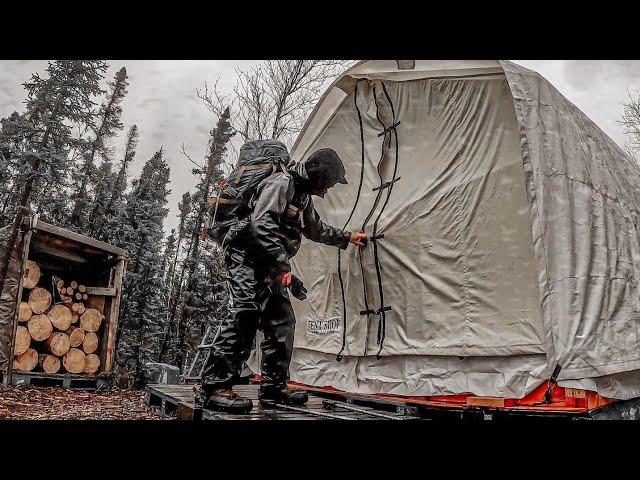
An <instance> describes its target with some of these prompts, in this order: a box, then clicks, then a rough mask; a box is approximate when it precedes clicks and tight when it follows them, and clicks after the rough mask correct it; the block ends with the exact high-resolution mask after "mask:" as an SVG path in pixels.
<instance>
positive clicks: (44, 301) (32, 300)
mask: <svg viewBox="0 0 640 480" xmlns="http://www.w3.org/2000/svg"><path fill="white" fill-rule="evenodd" d="M50 305H51V294H50V293H49V291H48V290H45V289H44V288H34V289H33V290H31V293H29V306H30V307H31V311H32V312H33V313H38V314H40V313H44V312H46V311H47V309H48V308H49V306H50Z"/></svg>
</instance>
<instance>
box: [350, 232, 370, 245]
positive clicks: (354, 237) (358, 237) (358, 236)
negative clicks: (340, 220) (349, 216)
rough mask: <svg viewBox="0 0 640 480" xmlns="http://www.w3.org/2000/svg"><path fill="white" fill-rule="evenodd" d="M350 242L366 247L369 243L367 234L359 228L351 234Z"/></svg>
mask: <svg viewBox="0 0 640 480" xmlns="http://www.w3.org/2000/svg"><path fill="white" fill-rule="evenodd" d="M349 243H352V244H353V245H355V246H357V247H364V246H365V245H366V243H367V234H366V233H364V232H363V231H362V230H358V231H357V232H353V233H352V234H351V238H350V239H349Z"/></svg>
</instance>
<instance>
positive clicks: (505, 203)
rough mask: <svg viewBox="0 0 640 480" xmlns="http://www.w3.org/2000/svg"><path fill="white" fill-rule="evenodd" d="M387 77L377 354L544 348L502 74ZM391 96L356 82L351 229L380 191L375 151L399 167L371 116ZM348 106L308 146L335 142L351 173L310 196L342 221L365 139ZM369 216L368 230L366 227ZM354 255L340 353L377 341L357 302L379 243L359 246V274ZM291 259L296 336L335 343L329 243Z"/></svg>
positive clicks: (321, 344) (315, 343)
mask: <svg viewBox="0 0 640 480" xmlns="http://www.w3.org/2000/svg"><path fill="white" fill-rule="evenodd" d="M385 88H386V89H387V90H388V94H389V97H390V98H391V99H392V104H393V108H394V109H395V112H396V115H397V117H398V118H399V119H401V124H400V126H399V127H398V146H399V154H398V158H399V161H398V171H397V177H400V180H399V181H398V182H397V183H396V184H395V185H394V188H393V191H392V194H391V196H390V197H389V202H388V204H387V206H386V208H385V210H384V217H381V219H380V223H379V228H378V233H379V234H384V235H385V238H384V240H383V241H380V242H378V245H379V250H380V254H379V257H380V260H381V262H382V263H383V270H384V278H383V286H384V290H385V292H384V293H385V302H386V303H387V304H388V305H389V306H390V307H391V310H390V311H389V312H387V314H386V324H387V327H386V338H385V343H384V349H383V353H384V355H457V356H479V355H480V356H482V355H517V354H532V353H544V351H545V350H544V348H543V346H542V341H543V337H544V335H543V330H542V320H541V318H540V314H539V307H538V299H539V295H538V291H537V287H536V283H535V282H536V275H535V267H534V254H533V247H532V241H531V232H530V228H529V219H528V208H527V199H526V192H525V188H524V182H523V178H524V173H523V166H522V159H521V155H520V144H519V137H518V130H517V127H516V121H515V115H514V112H513V104H512V100H511V99H510V98H509V96H508V86H507V83H506V79H505V77H504V75H502V76H501V77H495V78H489V79H487V78H483V79H481V80H476V79H458V78H456V79H448V78H447V79H425V80H416V81H409V82H387V83H385ZM374 90H375V92H374ZM387 103H388V102H387V101H386V96H385V95H384V92H383V90H382V87H381V84H380V82H377V81H374V82H373V83H371V84H369V83H368V82H361V83H360V86H359V92H358V104H359V105H358V108H359V109H360V111H361V115H362V118H363V129H364V137H365V143H366V144H367V148H366V149H365V178H364V182H363V185H362V193H361V195H360V199H359V202H358V206H357V208H356V211H355V213H354V216H353V221H352V222H351V225H347V229H351V230H354V229H355V228H359V227H360V226H361V222H363V221H364V220H365V218H366V217H367V215H368V212H369V211H370V210H371V208H372V206H373V205H374V203H375V197H376V195H377V193H378V191H374V188H375V187H377V186H378V185H379V183H380V179H379V177H378V175H377V170H376V166H377V164H378V162H379V160H380V156H381V151H382V157H383V158H382V162H381V165H382V170H383V178H384V179H385V181H387V180H389V179H391V176H392V173H393V172H392V170H393V168H394V165H395V145H393V141H392V145H391V147H390V148H382V150H381V147H382V145H383V139H382V138H381V137H379V136H378V135H379V133H380V132H381V130H382V129H383V127H382V126H381V124H380V122H378V117H380V118H381V119H382V121H383V123H385V124H386V125H390V124H391V115H392V114H391V113H390V110H391V108H390V105H388V104H387ZM354 117H357V112H356V110H355V105H354V103H353V102H345V103H343V104H342V105H341V107H340V110H339V112H338V113H337V114H336V115H335V116H334V117H333V120H332V121H331V123H330V124H329V125H328V126H327V128H326V129H325V130H324V131H323V133H322V135H321V136H320V138H319V139H318V140H317V141H316V142H315V143H314V146H313V149H316V148H323V147H328V146H332V148H335V149H336V151H337V152H338V154H339V155H340V156H341V157H342V158H343V161H344V163H345V166H346V170H347V178H348V179H349V180H350V184H349V185H344V186H343V185H339V186H336V187H334V188H333V189H332V190H331V192H330V193H329V194H328V195H327V196H326V197H325V200H324V201H322V202H320V203H319V206H318V207H317V208H318V211H319V213H320V215H321V216H322V218H323V219H324V220H325V221H326V222H328V223H330V224H332V225H340V226H342V224H343V223H344V221H345V219H346V218H347V217H348V213H349V211H350V209H351V208H352V206H353V203H354V202H355V193H356V190H357V185H355V184H356V183H357V179H358V178H359V170H360V164H361V162H360V158H361V146H360V140H359V139H360V131H359V126H358V122H357V120H356V121H355V122H354ZM354 124H355V125H354ZM418 172H419V174H416V173H418ZM383 195H386V192H384V193H383ZM379 203H380V204H381V203H382V201H380V202H379ZM320 205H321V206H320ZM380 208H381V206H379V207H378V208H377V209H376V211H379V209H380ZM376 215H377V213H376V214H374V215H373V216H372V217H371V218H370V219H369V222H368V224H367V225H366V226H365V231H367V232H369V233H371V232H372V230H373V224H374V221H375V217H376ZM359 260H360V259H359V256H358V251H357V250H356V249H355V248H349V249H348V250H347V252H345V253H344V254H343V261H342V269H343V272H344V275H343V276H344V279H345V291H346V294H347V302H346V304H347V337H348V339H349V342H347V345H346V349H345V351H344V354H345V355H357V356H366V355H372V354H375V353H376V351H377V350H378V347H377V345H376V336H377V322H376V320H377V318H375V317H370V318H367V317H366V316H362V315H360V313H359V312H360V311H362V310H365V303H364V293H363V288H364V286H365V285H366V287H367V297H368V299H369V303H370V304H371V305H377V307H379V306H380V305H379V303H380V299H379V297H378V294H377V280H376V271H375V265H374V258H373V249H372V248H367V249H364V250H363V251H362V261H363V266H364V279H363V275H362V272H361V267H360V261H359ZM293 264H294V265H295V267H298V268H299V269H300V272H301V273H302V275H303V278H304V281H305V283H307V284H309V285H311V291H310V295H309V298H308V300H307V301H306V302H304V303H302V304H301V305H300V306H299V309H300V310H301V311H300V312H297V313H298V315H297V318H298V336H297V338H296V346H301V347H305V348H312V349H314V350H317V351H322V352H325V353H333V354H336V353H337V352H338V351H339V350H340V346H341V343H342V333H341V328H342V325H341V323H342V321H341V317H342V304H341V292H340V284H339V279H338V276H337V252H336V251H335V249H330V248H325V247H321V246H319V245H316V244H312V243H310V242H307V243H305V246H304V247H303V248H301V250H300V252H299V253H298V255H297V256H296V257H295V258H294V259H293ZM496 328H499V330H500V335H499V336H498V335H495V331H496Z"/></svg>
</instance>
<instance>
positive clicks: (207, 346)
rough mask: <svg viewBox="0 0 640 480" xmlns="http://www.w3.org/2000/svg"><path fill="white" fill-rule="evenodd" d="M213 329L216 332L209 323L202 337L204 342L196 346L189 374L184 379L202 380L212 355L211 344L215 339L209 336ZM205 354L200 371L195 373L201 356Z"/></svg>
mask: <svg viewBox="0 0 640 480" xmlns="http://www.w3.org/2000/svg"><path fill="white" fill-rule="evenodd" d="M212 331H213V333H215V330H214V329H213V327H212V326H211V325H207V329H206V330H205V332H204V335H203V337H202V342H201V343H200V345H198V346H197V347H196V354H195V356H194V357H193V360H192V362H191V366H190V367H189V370H188V372H187V374H186V375H185V376H184V377H183V379H184V380H201V379H202V374H203V373H204V369H205V367H206V365H207V361H208V360H209V355H211V345H212V344H211V342H212V341H213V339H210V338H209V337H210V336H211V334H212ZM203 354H204V355H205V357H204V360H203V362H202V365H201V367H200V371H199V372H198V374H197V375H193V371H194V369H195V368H196V366H197V365H198V361H199V360H200V357H201V356H202V355H203Z"/></svg>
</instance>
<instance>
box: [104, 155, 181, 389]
mask: <svg viewBox="0 0 640 480" xmlns="http://www.w3.org/2000/svg"><path fill="white" fill-rule="evenodd" d="M168 184H169V166H168V164H167V162H166V160H165V159H164V154H163V150H162V149H160V150H158V151H157V152H156V153H155V154H154V155H153V157H151V159H150V160H148V161H147V162H146V163H145V165H144V167H143V169H142V174H141V176H140V178H139V179H137V180H135V181H134V182H133V186H132V190H131V192H130V193H129V194H128V195H127V201H126V206H125V208H124V210H123V212H122V214H121V215H120V218H119V221H118V225H119V228H118V231H117V235H118V237H119V238H120V241H119V242H118V244H119V245H120V246H121V247H123V248H125V249H126V250H127V251H128V252H129V255H130V257H131V260H130V261H129V265H128V267H127V277H126V280H125V284H124V285H123V298H122V310H121V316H120V328H119V332H118V339H117V347H116V348H117V364H118V367H119V368H123V369H128V370H132V371H133V372H135V378H136V384H137V385H139V384H140V382H141V381H142V368H143V365H144V363H146V362H148V361H150V360H152V359H155V358H156V357H157V349H158V347H159V345H160V340H161V336H162V333H163V326H164V322H165V319H166V308H165V304H164V298H163V290H164V282H163V269H162V265H163V261H162V260H163V256H162V251H161V249H162V243H163V242H162V240H163V236H164V234H163V229H162V225H163V223H164V219H165V218H166V216H167V213H168V209H167V208H166V207H165V205H166V203H167V196H168V195H169V192H170V190H169V189H168Z"/></svg>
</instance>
